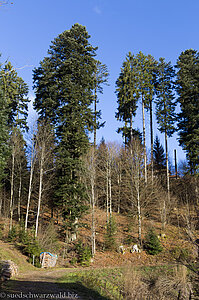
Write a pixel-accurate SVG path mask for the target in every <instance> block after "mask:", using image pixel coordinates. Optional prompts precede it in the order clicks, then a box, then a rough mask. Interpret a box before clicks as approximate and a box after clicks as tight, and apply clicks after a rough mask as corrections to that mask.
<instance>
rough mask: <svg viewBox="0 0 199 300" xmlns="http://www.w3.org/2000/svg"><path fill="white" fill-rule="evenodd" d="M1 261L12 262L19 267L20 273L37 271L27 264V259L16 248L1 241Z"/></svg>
mask: <svg viewBox="0 0 199 300" xmlns="http://www.w3.org/2000/svg"><path fill="white" fill-rule="evenodd" d="M0 260H12V261H13V262H14V263H16V265H17V266H18V267H19V271H20V272H24V271H28V270H35V268H34V267H33V266H32V265H31V264H29V263H28V262H27V257H26V256H24V255H23V254H21V253H20V252H19V251H18V250H17V249H16V248H15V246H13V245H12V244H9V243H4V242H3V241H0Z"/></svg>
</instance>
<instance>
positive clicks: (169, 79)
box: [156, 58, 176, 137]
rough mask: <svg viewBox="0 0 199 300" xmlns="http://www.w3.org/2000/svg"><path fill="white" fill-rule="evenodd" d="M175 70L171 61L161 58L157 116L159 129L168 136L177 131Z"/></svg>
mask: <svg viewBox="0 0 199 300" xmlns="http://www.w3.org/2000/svg"><path fill="white" fill-rule="evenodd" d="M174 76H175V71H174V69H173V67H172V65H171V63H170V62H169V63H166V62H165V61H164V58H160V60H159V64H158V76H157V81H156V94H157V99H156V117H157V122H158V125H159V127H158V129H159V130H160V132H161V133H166V134H167V136H168V137H170V136H172V134H173V133H174V132H175V122H176V113H175V107H176V101H175V100H174V99H175V96H174V91H173V88H174V84H173V78H174Z"/></svg>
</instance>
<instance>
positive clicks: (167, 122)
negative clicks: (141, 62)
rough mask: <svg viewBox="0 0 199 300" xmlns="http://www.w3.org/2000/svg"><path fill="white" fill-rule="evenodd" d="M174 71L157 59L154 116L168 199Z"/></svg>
mask: <svg viewBox="0 0 199 300" xmlns="http://www.w3.org/2000/svg"><path fill="white" fill-rule="evenodd" d="M174 75H175V72H174V69H173V67H172V66H171V63H170V62H169V63H166V62H165V61H164V59H163V58H160V60H159V66H158V78H157V86H156V93H157V99H156V117H157V122H158V125H159V127H158V129H159V131H160V132H161V133H164V135H165V152H166V174H167V197H168V202H169V201H170V183H169V160H168V137H171V136H172V134H173V133H174V132H175V122H176V114H175V107H176V102H175V101H174V98H175V97H174V93H173V78H174ZM163 211H164V212H163V215H164V220H163V229H164V228H165V224H166V207H165V203H164V208H163Z"/></svg>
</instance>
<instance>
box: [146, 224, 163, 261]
mask: <svg viewBox="0 0 199 300" xmlns="http://www.w3.org/2000/svg"><path fill="white" fill-rule="evenodd" d="M144 247H145V249H146V251H147V253H149V254H150V255H156V254H158V253H160V252H161V251H162V250H163V248H162V245H161V243H160V241H159V239H158V236H157V234H156V233H155V231H154V230H153V229H149V231H148V232H147V234H146V236H145V242H144Z"/></svg>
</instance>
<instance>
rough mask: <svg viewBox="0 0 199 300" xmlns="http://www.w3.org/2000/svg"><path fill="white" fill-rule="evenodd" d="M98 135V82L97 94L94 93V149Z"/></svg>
mask: <svg viewBox="0 0 199 300" xmlns="http://www.w3.org/2000/svg"><path fill="white" fill-rule="evenodd" d="M95 77H96V74H95ZM96 82H97V80H96ZM96 136H97V83H96V85H95V95H94V142H93V143H94V149H96Z"/></svg>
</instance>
